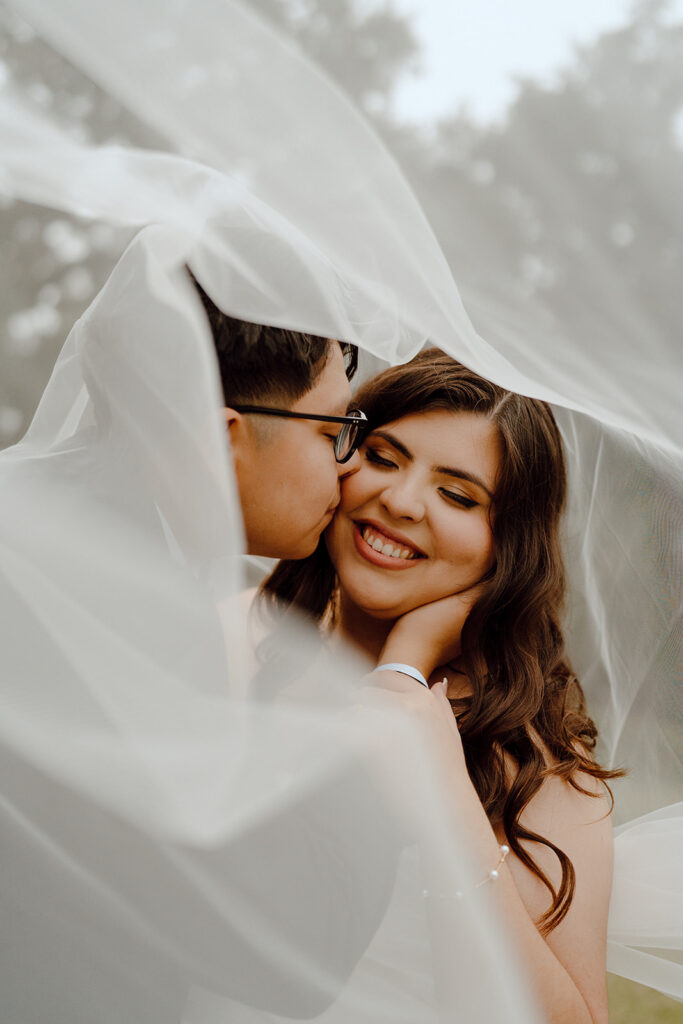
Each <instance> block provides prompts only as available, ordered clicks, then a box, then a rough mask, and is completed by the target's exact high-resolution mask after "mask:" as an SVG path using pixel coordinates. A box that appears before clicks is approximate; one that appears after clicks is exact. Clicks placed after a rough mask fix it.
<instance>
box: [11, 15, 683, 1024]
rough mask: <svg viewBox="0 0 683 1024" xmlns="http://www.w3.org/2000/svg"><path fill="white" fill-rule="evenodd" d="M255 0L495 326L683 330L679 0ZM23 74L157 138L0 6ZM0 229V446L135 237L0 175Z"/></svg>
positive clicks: (106, 125) (14, 71)
mask: <svg viewBox="0 0 683 1024" xmlns="http://www.w3.org/2000/svg"><path fill="white" fill-rule="evenodd" d="M249 3H250V6H251V7H253V8H255V9H257V10H259V11H260V12H261V13H263V14H264V15H265V16H266V17H268V18H269V19H271V20H272V21H273V22H275V23H276V24H277V25H278V26H280V27H281V28H282V29H284V30H285V31H287V32H288V33H290V34H291V35H292V36H294V37H295V38H296V39H297V40H298V42H299V43H300V45H301V46H302V47H303V48H304V49H306V50H307V51H308V52H309V53H310V54H311V55H312V56H313V57H314V58H315V59H316V60H317V61H318V62H319V63H320V64H321V65H322V67H324V68H325V69H326V70H327V72H328V73H329V74H330V75H332V76H333V77H334V78H336V79H337V81H338V82H339V83H340V85H341V87H342V88H343V89H344V90H345V91H346V92H347V93H348V94H349V95H350V96H351V98H352V99H353V100H354V101H355V102H356V103H357V104H358V105H359V106H360V107H361V108H362V109H363V110H364V111H365V112H366V114H367V116H368V117H369V118H370V120H371V121H372V122H373V124H374V125H375V128H376V130H377V131H378V132H379V133H380V135H381V136H382V137H383V138H384V140H385V142H386V143H387V145H388V146H389V148H390V149H391V150H392V151H393V152H394V154H395V155H396V157H397V159H398V160H399V162H400V163H401V166H402V167H403V169H404V172H405V173H406V175H407V177H408V178H409V180H410V182H411V185H412V186H413V188H414V190H415V192H416V193H417V195H418V198H419V199H420V201H421V203H422V205H423V207H424V209H425V211H426V214H427V217H428V218H429V220H430V222H431V224H432V227H433V229H434V231H435V233H436V235H437V237H438V238H439V241H440V243H441V246H442V248H443V250H444V252H445V254H446V257H447V259H448V261H449V263H450V265H451V267H452V269H453V274H454V277H455V279H456V281H457V282H458V284H459V286H460V289H461V292H462V296H463V300H464V302H465V306H466V308H467V310H468V312H469V313H470V316H471V317H472V319H473V320H474V323H475V326H476V327H477V329H478V330H479V331H480V333H482V334H483V335H484V336H485V337H489V338H491V339H492V340H494V341H495V336H496V333H497V332H500V331H502V330H505V331H506V333H507V334H508V335H509V334H510V333H512V334H513V335H514V332H518V333H520V332H521V333H522V334H523V335H524V336H526V337H528V336H529V334H530V333H531V335H532V336H533V337H535V338H536V339H537V345H538V350H539V352H541V351H542V348H543V334H544V332H545V331H548V330H553V331H554V332H555V333H557V332H558V331H560V332H561V333H562V334H563V335H564V336H565V337H566V338H567V342H568V344H571V338H572V337H573V336H575V337H576V336H579V335H581V336H583V337H585V336H586V332H589V334H588V336H589V337H592V338H593V339H594V344H595V347H596V350H598V351H599V349H600V343H601V339H602V338H603V337H606V336H607V335H613V334H614V332H615V331H617V332H623V333H627V334H628V333H634V332H635V334H636V335H637V336H638V337H639V338H640V339H642V337H643V336H646V337H647V338H648V339H649V340H650V342H651V345H652V353H653V359H656V357H657V350H658V346H659V344H662V343H664V344H666V345H670V344H671V339H676V338H677V337H678V334H677V331H678V325H679V323H680V303H681V300H680V287H681V280H682V279H683V273H682V271H683V231H682V230H681V229H682V228H683V187H682V184H681V183H682V182H683V0H671V2H666V0H642V2H635V3H634V2H630V3H629V2H627V0H592V2H591V0H574V2H573V3H572V4H571V5H569V4H561V5H558V4H543V3H541V0H516V3H515V4H514V5H509V4H506V3H504V0H477V2H474V0H469V2H463V0H384V2H376V0H249ZM17 84H18V85H20V86H21V87H22V89H23V90H24V91H25V92H26V93H28V95H29V96H30V97H31V99H32V100H33V102H34V103H35V104H37V105H38V106H41V107H44V108H46V109H49V111H50V113H51V114H52V115H53V116H54V117H56V118H57V119H58V120H59V121H60V122H61V123H62V124H63V125H64V126H65V127H67V128H68V130H69V132H71V133H72V134H73V135H74V136H75V137H78V138H83V139H88V140H91V141H95V142H101V143H121V144H126V143H128V144H134V145H137V146H143V147H152V148H155V147H161V148H166V143H165V141H164V140H163V139H162V138H159V137H157V136H155V135H154V133H153V132H152V131H150V129H149V128H148V127H146V126H145V125H143V124H141V123H140V122H139V121H137V120H136V119H135V117H133V116H132V115H131V114H130V113H129V112H127V111H126V110H125V109H123V108H122V107H121V106H120V105H119V104H118V103H116V102H115V101H114V100H112V99H111V98H110V97H108V96H106V95H105V94H103V93H102V92H101V91H100V89H99V88H98V87H97V86H96V85H95V84H94V83H92V82H91V81H89V80H88V79H86V78H84V77H83V75H82V74H81V73H79V72H77V71H76V70H75V69H74V68H73V67H72V66H70V65H69V64H68V63H67V62H66V61H65V60H64V59H63V58H61V57H60V56H59V55H58V54H56V53H55V52H54V51H52V50H51V49H50V48H49V47H48V46H46V45H45V44H44V43H42V42H41V40H40V39H38V38H36V36H35V34H34V33H33V31H32V30H31V29H30V28H29V26H28V25H26V23H24V22H23V21H21V20H20V19H19V18H17V17H16V16H15V15H14V14H13V13H12V11H11V9H10V7H9V6H7V5H4V4H2V3H1V2H0V88H7V87H11V86H13V85H17ZM0 237H1V238H2V246H1V247H0V448H2V447H5V446H7V445H10V444H12V443H14V442H15V441H16V440H18V439H19V438H20V437H21V435H22V434H23V432H24V430H25V429H26V427H27V426H28V423H29V421H30V418H31V416H32V414H33V412H34V410H35V407H36V405H37V402H38V400H39V398H40V395H41V393H42V390H43V388H44V386H45V383H46V382H47V379H48V377H49V374H50V372H51V369H52V366H53V364H54V361H55V359H56V356H57V353H58V351H59V349H60V347H61V345H62V343H63V341H64V339H65V338H66V335H67V333H68V331H69V328H70V327H71V325H72V324H73V322H74V320H75V319H76V318H77V317H78V316H79V315H80V313H81V312H82V311H83V310H84V309H85V308H86V307H87V305H88V304H89V302H90V301H91V299H92V298H93V297H94V295H95V294H96V292H97V290H98V289H99V287H100V285H101V284H102V283H103V282H104V280H105V278H106V276H107V275H108V273H109V271H110V269H111V267H112V266H113V264H114V262H115V261H116V259H117V258H118V256H119V254H120V253H121V251H122V249H123V248H124V246H125V244H126V242H127V240H128V237H129V234H128V232H126V231H122V230H121V229H118V228H112V227H111V226H110V225H107V224H103V223H97V222H92V221H88V220H79V219H77V218H74V217H69V216H65V215H64V214H62V213H61V212H58V211H52V210H49V209H44V208H40V207H34V206H30V205H27V204H25V203H22V202H18V201H16V200H14V199H13V198H12V196H11V195H9V194H7V192H6V191H3V187H2V179H1V178H0ZM625 297H627V298H628V300H629V301H625ZM634 310H637V315H634ZM678 344H680V342H678ZM612 350H613V349H612ZM604 371H605V372H606V373H609V366H608V365H606V366H605V367H604ZM610 1012H611V1016H610V1020H611V1021H612V1024H637V1022H652V1024H658V1022H661V1024H664V1022H670V1024H673V1022H680V1024H683V1007H681V1006H680V1005H679V1004H677V1003H673V1002H671V1001H670V1000H667V999H665V998H664V997H663V996H660V995H659V994H657V993H654V992H652V991H650V990H648V989H644V988H641V987H639V986H636V985H633V984H631V983H628V982H625V981H623V980H622V979H616V978H611V979H610Z"/></svg>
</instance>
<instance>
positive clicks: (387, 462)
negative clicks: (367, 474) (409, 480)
mask: <svg viewBox="0 0 683 1024" xmlns="http://www.w3.org/2000/svg"><path fill="white" fill-rule="evenodd" d="M365 458H366V460H367V461H368V462H371V463H372V464H373V465H375V466H386V467H387V469H396V468H397V466H396V463H395V462H392V461H391V459H387V458H385V457H384V456H383V455H380V454H379V452H376V451H375V450H374V448H366V449H365Z"/></svg>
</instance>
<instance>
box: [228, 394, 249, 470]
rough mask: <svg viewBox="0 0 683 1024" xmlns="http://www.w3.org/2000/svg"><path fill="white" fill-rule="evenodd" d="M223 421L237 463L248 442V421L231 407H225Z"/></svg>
mask: <svg viewBox="0 0 683 1024" xmlns="http://www.w3.org/2000/svg"><path fill="white" fill-rule="evenodd" d="M223 419H224V420H225V426H226V428H227V431H228V436H229V438H230V448H231V450H232V457H233V459H234V460H235V461H239V458H240V453H241V452H242V451H243V449H244V445H245V442H246V436H245V434H246V420H245V418H244V416H242V414H241V413H239V412H237V410H236V409H232V408H231V407H230V406H229V405H226V406H224V407H223Z"/></svg>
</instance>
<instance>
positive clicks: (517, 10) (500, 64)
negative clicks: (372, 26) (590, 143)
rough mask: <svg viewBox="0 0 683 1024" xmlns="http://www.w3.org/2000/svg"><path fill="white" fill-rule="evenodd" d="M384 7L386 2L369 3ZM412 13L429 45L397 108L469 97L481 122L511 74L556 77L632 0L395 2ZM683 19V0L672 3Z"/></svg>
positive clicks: (429, 112) (507, 96) (413, 115)
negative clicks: (575, 49)
mask: <svg viewBox="0 0 683 1024" xmlns="http://www.w3.org/2000/svg"><path fill="white" fill-rule="evenodd" d="M367 2H368V3H370V4H372V3H375V2H376V4H377V6H384V0H367ZM390 6H392V7H393V8H394V9H396V10H398V11H400V12H402V13H404V14H407V15H410V17H411V19H412V20H413V25H414V28H415V31H416V34H417V35H418V38H419V40H420V42H421V44H422V47H423V50H424V68H423V73H422V74H421V75H419V76H415V77H412V76H411V77H409V78H406V81H405V82H404V83H403V85H402V86H401V87H400V88H399V89H398V91H397V93H396V102H395V110H396V112H397V113H398V114H400V115H403V116H404V117H406V118H409V119H415V120H424V119H425V118H432V117H435V116H438V115H439V114H443V113H446V112H448V111H449V110H453V108H454V106H457V105H458V103H461V102H464V103H466V104H467V106H468V107H469V110H470V112H471V113H472V114H473V115H474V116H476V117H478V118H482V119H486V120H489V119H493V118H495V117H496V116H497V115H498V114H500V113H501V112H502V111H503V110H504V109H505V107H506V106H507V104H508V103H509V102H510V100H511V99H512V97H513V96H514V91H515V86H514V76H515V75H527V76H531V77H533V78H536V79H539V78H540V79H545V80H547V79H552V76H553V75H554V74H555V73H556V72H557V70H558V69H559V68H561V67H562V65H563V64H565V63H567V61H568V60H569V59H570V57H571V53H572V47H573V45H574V44H575V43H577V42H579V43H586V42H590V41H591V40H593V39H595V38H596V37H597V36H598V35H599V34H600V33H602V32H604V31H607V30H609V29H613V28H617V27H618V26H620V25H622V24H624V23H625V22H626V21H627V20H628V16H629V11H630V10H631V7H632V4H631V0H390ZM672 10H673V13H674V16H675V17H676V18H677V19H678V18H683V0H674V2H673V3H672Z"/></svg>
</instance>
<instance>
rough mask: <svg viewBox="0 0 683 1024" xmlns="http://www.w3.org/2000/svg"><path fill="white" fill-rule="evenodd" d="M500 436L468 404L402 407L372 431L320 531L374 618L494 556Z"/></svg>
mask: <svg viewBox="0 0 683 1024" xmlns="http://www.w3.org/2000/svg"><path fill="white" fill-rule="evenodd" d="M500 457H501V443H500V437H499V434H498V429H497V427H496V426H495V425H494V424H493V423H492V422H491V421H490V420H489V419H488V418H487V417H486V416H483V415H479V414H477V413H472V412H449V411H447V410H433V411H429V412H424V413H419V414H415V415H410V416H405V417H403V418H402V419H399V420H395V421H394V422H393V423H388V424H386V425H385V426H382V427H378V428H377V429H376V430H375V431H373V433H371V434H370V435H369V437H368V438H367V440H366V442H365V444H364V445H363V448H362V451H361V460H362V467H361V469H360V470H359V471H358V472H357V473H355V474H354V475H353V476H351V477H348V478H347V479H346V481H345V482H344V484H343V485H342V496H341V504H340V505H339V508H338V510H337V514H336V516H335V518H334V520H333V522H332V524H331V525H330V527H329V529H328V531H327V533H326V541H327V546H328V549H329V552H330V557H331V559H332V562H333V563H334V566H335V568H336V570H337V574H338V576H339V582H340V585H341V587H342V590H343V591H344V592H345V595H346V596H347V597H348V598H350V599H351V601H352V602H353V603H354V604H355V605H356V606H357V607H358V608H360V609H362V610H365V611H367V612H368V614H370V615H373V616H374V617H376V618H382V619H385V618H396V617H398V616H400V615H403V614H404V613H405V612H407V611H410V610H411V609H413V608H417V607H419V606H421V605H423V604H427V603H428V602H430V601H436V600H438V599H439V598H442V597H446V596H447V595H449V594H454V593H457V592H459V591H462V590H466V589H467V588H468V587H471V586H473V584H475V583H477V582H478V581H479V580H480V579H481V578H482V576H484V575H485V574H486V573H487V572H488V570H489V569H490V568H491V567H492V565H493V563H494V560H495V549H494V543H493V535H492V532H491V520H492V516H493V494H494V491H495V486H496V480H497V477H498V471H499V465H500Z"/></svg>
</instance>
